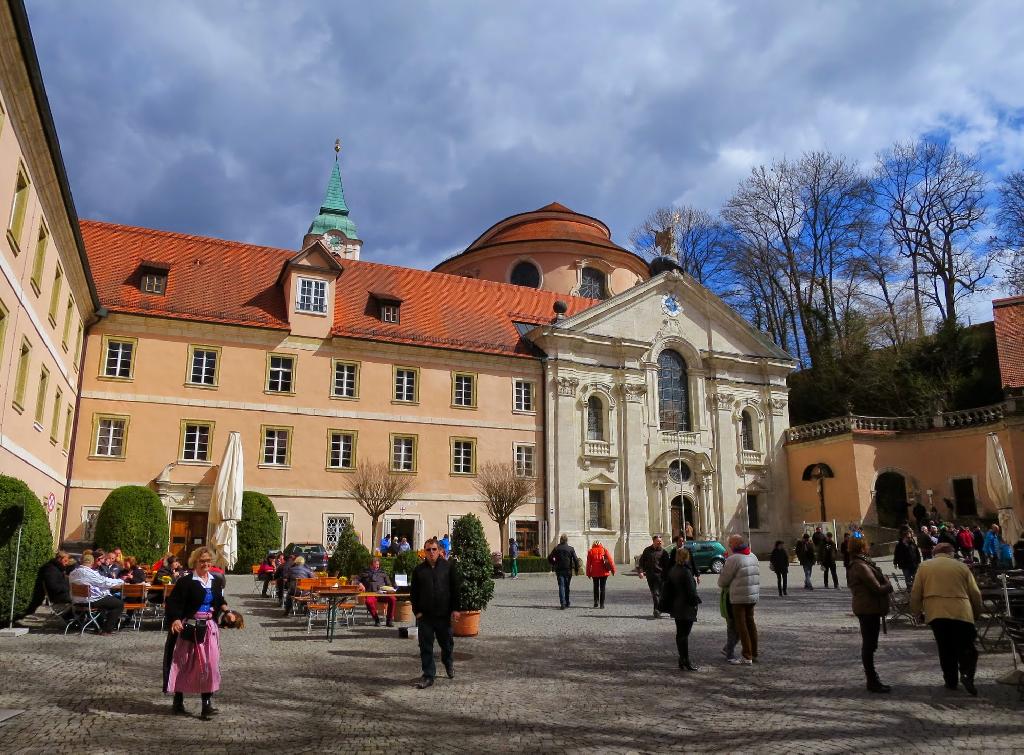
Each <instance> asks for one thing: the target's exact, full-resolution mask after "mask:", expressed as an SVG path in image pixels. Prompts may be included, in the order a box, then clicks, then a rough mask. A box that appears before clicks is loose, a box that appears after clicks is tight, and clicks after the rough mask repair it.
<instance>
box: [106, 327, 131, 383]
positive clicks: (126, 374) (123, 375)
mask: <svg viewBox="0 0 1024 755" xmlns="http://www.w3.org/2000/svg"><path fill="white" fill-rule="evenodd" d="M103 344H104V349H103V353H104V358H103V373H102V375H101V376H100V377H104V378H110V379H114V380H131V379H132V377H133V376H134V366H135V363H134V357H135V344H136V340H135V339H134V338H131V339H116V338H110V337H109V336H105V337H104V339H103Z"/></svg>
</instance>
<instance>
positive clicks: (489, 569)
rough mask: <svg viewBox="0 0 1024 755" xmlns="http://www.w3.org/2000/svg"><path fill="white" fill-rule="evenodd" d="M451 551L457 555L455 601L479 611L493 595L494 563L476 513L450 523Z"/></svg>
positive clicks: (463, 606)
mask: <svg viewBox="0 0 1024 755" xmlns="http://www.w3.org/2000/svg"><path fill="white" fill-rule="evenodd" d="M452 553H454V554H455V556H457V557H458V566H457V569H458V575H459V605H460V606H461V607H462V610H464V611H482V610H484V609H485V608H487V604H488V603H489V602H490V601H491V598H492V597H494V577H493V576H492V575H493V572H494V565H493V564H492V563H491V548H490V546H489V545H488V544H487V537H486V536H485V535H484V526H483V524H482V523H481V522H480V519H479V517H477V516H476V514H466V515H465V516H461V517H459V519H458V521H456V522H455V525H454V526H453V527H452Z"/></svg>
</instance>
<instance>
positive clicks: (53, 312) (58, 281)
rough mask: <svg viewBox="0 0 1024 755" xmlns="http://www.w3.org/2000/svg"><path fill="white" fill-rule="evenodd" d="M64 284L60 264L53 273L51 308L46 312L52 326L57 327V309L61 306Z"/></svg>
mask: <svg viewBox="0 0 1024 755" xmlns="http://www.w3.org/2000/svg"><path fill="white" fill-rule="evenodd" d="M63 283H64V271H63V270H62V269H61V266H60V265H59V264H58V265H57V269H56V270H55V271H54V273H53V290H51V291H50V308H49V309H48V310H47V312H46V317H47V319H48V320H49V321H50V325H51V326H53V327H57V307H58V305H59V304H60V289H61V285H62V284H63Z"/></svg>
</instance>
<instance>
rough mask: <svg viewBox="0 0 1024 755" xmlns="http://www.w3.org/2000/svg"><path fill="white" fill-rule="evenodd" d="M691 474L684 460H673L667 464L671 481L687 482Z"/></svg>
mask: <svg viewBox="0 0 1024 755" xmlns="http://www.w3.org/2000/svg"><path fill="white" fill-rule="evenodd" d="M691 474H692V472H690V468H689V467H688V466H687V465H686V462H682V461H673V462H672V463H671V464H669V465H668V477H669V479H670V480H672V482H687V481H688V480H689V479H690V476H691Z"/></svg>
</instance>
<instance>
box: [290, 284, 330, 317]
mask: <svg viewBox="0 0 1024 755" xmlns="http://www.w3.org/2000/svg"><path fill="white" fill-rule="evenodd" d="M295 302H296V303H295V309H297V310H298V311H299V312H313V313H315V314H327V281H324V280H319V279H317V278H299V281H298V296H297V297H296V299H295Z"/></svg>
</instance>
